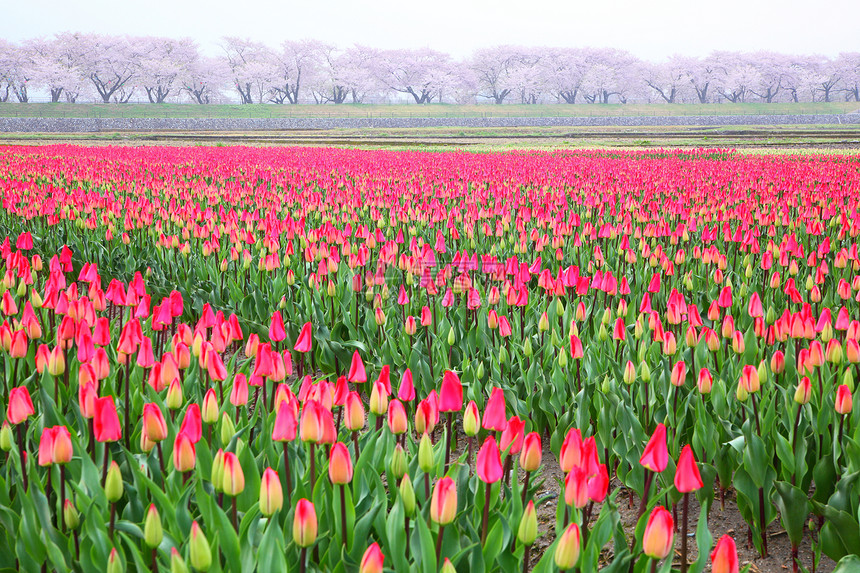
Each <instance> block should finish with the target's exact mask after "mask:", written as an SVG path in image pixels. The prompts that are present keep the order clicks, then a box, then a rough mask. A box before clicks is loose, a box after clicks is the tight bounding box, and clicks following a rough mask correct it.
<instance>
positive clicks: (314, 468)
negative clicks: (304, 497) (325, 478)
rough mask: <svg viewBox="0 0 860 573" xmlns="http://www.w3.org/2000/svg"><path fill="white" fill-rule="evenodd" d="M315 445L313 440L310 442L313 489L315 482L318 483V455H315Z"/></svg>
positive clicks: (311, 483) (311, 482)
mask: <svg viewBox="0 0 860 573" xmlns="http://www.w3.org/2000/svg"><path fill="white" fill-rule="evenodd" d="M314 446H315V444H314V443H313V442H310V443H309V447H310V458H311V460H310V461H311V481H310V485H311V491H313V489H314V484H315V483H316V471H317V466H316V459H315V458H316V456H315V455H314V454H315V453H316V452H314Z"/></svg>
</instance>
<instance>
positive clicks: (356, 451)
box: [352, 432, 361, 462]
mask: <svg viewBox="0 0 860 573" xmlns="http://www.w3.org/2000/svg"><path fill="white" fill-rule="evenodd" d="M352 443H353V444H354V445H355V461H356V462H357V461H358V456H359V455H361V454H360V452H359V450H358V432H353V433H352Z"/></svg>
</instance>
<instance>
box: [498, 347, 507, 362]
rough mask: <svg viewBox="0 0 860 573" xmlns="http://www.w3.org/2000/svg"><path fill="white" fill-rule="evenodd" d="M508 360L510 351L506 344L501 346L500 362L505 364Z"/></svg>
mask: <svg viewBox="0 0 860 573" xmlns="http://www.w3.org/2000/svg"><path fill="white" fill-rule="evenodd" d="M507 361H508V351H507V350H505V347H504V346H499V364H504V363H506V362H507Z"/></svg>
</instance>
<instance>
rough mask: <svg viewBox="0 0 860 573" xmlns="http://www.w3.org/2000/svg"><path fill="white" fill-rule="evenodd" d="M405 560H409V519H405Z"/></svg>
mask: <svg viewBox="0 0 860 573" xmlns="http://www.w3.org/2000/svg"><path fill="white" fill-rule="evenodd" d="M405 519H406V559H409V517H408V516H407V517H406V518H405Z"/></svg>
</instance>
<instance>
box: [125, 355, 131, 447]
mask: <svg viewBox="0 0 860 573" xmlns="http://www.w3.org/2000/svg"><path fill="white" fill-rule="evenodd" d="M130 361H131V359H130V358H129V357H128V356H126V359H125V413H124V414H125V447H126V448H128V449H131V389H130V388H129V385H130V384H131V367H130V366H129V362H130Z"/></svg>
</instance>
